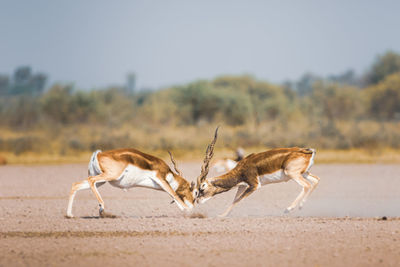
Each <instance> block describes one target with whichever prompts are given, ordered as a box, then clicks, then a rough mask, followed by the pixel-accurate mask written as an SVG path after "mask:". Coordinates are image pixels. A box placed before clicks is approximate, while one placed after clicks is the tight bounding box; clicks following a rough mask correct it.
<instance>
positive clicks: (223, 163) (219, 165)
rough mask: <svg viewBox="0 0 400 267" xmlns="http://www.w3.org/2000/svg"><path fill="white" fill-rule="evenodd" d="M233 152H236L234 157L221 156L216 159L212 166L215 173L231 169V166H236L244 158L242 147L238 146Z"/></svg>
mask: <svg viewBox="0 0 400 267" xmlns="http://www.w3.org/2000/svg"><path fill="white" fill-rule="evenodd" d="M235 154H236V158H235V159H230V158H223V159H218V160H216V161H215V163H214V164H213V166H212V168H213V169H214V170H215V171H216V172H217V173H223V172H228V171H230V170H232V169H233V168H235V167H236V165H237V163H238V162H239V161H241V160H242V159H243V158H244V150H243V148H241V147H239V148H238V149H236V151H235Z"/></svg>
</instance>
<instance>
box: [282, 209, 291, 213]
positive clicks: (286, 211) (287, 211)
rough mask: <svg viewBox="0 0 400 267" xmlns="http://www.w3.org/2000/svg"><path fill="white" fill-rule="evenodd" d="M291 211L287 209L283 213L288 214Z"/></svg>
mask: <svg viewBox="0 0 400 267" xmlns="http://www.w3.org/2000/svg"><path fill="white" fill-rule="evenodd" d="M290 211H291V209H289V208H287V209H285V211H284V212H283V213H285V214H288V213H289V212H290Z"/></svg>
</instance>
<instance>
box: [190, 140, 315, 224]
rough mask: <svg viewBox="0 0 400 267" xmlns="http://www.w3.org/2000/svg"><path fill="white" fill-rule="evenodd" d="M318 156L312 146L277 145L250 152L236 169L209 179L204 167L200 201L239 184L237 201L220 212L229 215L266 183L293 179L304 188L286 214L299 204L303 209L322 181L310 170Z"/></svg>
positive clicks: (197, 194)
mask: <svg viewBox="0 0 400 267" xmlns="http://www.w3.org/2000/svg"><path fill="white" fill-rule="evenodd" d="M314 157H315V150H314V149H310V148H298V147H293V148H277V149H272V150H268V151H265V152H261V153H256V154H254V153H253V154H250V155H248V156H247V157H246V158H244V159H242V160H241V161H240V162H239V163H238V164H237V166H236V167H235V168H234V169H233V170H231V171H230V172H228V173H226V174H224V175H221V176H218V177H213V178H206V176H207V174H208V169H204V171H203V170H202V174H201V175H200V176H199V178H198V180H197V187H198V192H196V201H197V202H198V203H204V202H206V201H207V200H209V199H210V198H211V197H213V196H214V195H216V194H220V193H223V192H226V191H229V190H231V189H232V188H234V187H236V186H238V190H237V192H236V196H235V198H234V200H233V203H232V204H231V205H230V206H229V207H228V209H227V210H226V211H225V212H224V213H223V214H221V215H220V216H221V217H225V216H226V215H228V214H229V212H230V211H231V210H232V208H233V207H234V206H235V205H236V204H237V203H238V202H239V201H241V200H242V199H243V198H245V197H247V196H249V195H250V194H251V193H253V192H254V191H255V190H257V189H258V188H260V187H261V186H262V185H266V184H271V183H280V182H287V181H289V180H290V179H292V180H294V181H296V182H297V183H298V184H300V185H301V186H302V191H301V192H300V194H299V195H298V196H297V198H296V199H295V200H294V201H293V203H292V204H291V205H290V206H289V207H288V208H287V209H286V210H285V213H286V212H289V211H291V210H293V209H294V208H295V207H296V206H297V205H298V204H299V203H300V204H299V208H301V207H302V206H303V204H304V202H305V201H306V199H307V197H308V196H309V195H310V193H311V192H312V191H313V190H314V189H315V187H316V186H317V184H318V182H319V180H320V178H318V177H317V176H315V175H313V174H311V173H310V172H309V170H310V168H311V166H312V165H313V163H314Z"/></svg>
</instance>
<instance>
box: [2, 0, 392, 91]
mask: <svg viewBox="0 0 400 267" xmlns="http://www.w3.org/2000/svg"><path fill="white" fill-rule="evenodd" d="M399 10H400V1H386V0H382V1H352V0H347V1H346V0H335V1H323V0H318V1H307V0H304V1H303V0H301V1H299V0H297V1H295V0H293V1H288V0H287V1H285V0H281V1H268V0H264V1H252V0H246V1H245V0H243V1H236V0H214V1H208V0H202V1H190V0H182V1H177V0H171V1H169V0H159V1H152V0H148V1H145V0H143V1H134V0H131V1H103V0H93V1H92V0H85V1H81V0H69V1H55V0H35V1H32V0H0V73H3V74H12V72H13V71H14V69H15V68H16V67H18V66H21V65H29V66H31V67H32V69H33V71H34V72H44V73H46V74H47V75H49V77H50V84H51V83H55V82H62V83H74V84H75V85H76V86H77V87H79V88H82V89H92V88H102V87H106V86H111V85H121V84H124V83H125V78H126V75H127V73H130V72H134V73H136V76H137V87H138V88H162V87H167V86H171V85H177V84H182V83H187V82H191V81H194V80H198V79H213V78H215V77H217V76H220V75H240V74H250V75H253V76H255V77H256V78H258V79H260V80H266V81H270V82H274V83H279V82H283V81H285V80H296V79H298V78H300V77H301V75H303V74H304V73H306V72H313V73H316V74H319V75H322V76H327V75H330V74H338V73H342V72H344V71H346V70H348V69H353V70H355V71H356V73H358V74H360V73H363V72H364V71H366V70H367V69H368V67H369V66H370V65H371V64H372V62H373V61H374V60H375V59H376V57H377V55H379V54H383V53H384V52H386V51H388V50H392V51H395V52H400V34H399V29H400V16H399V14H398V12H399Z"/></svg>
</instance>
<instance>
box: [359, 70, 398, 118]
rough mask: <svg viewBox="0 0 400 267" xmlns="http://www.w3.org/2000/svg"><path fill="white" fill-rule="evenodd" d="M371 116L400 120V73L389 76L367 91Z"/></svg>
mask: <svg viewBox="0 0 400 267" xmlns="http://www.w3.org/2000/svg"><path fill="white" fill-rule="evenodd" d="M366 94H367V99H368V103H369V105H368V108H369V110H368V111H369V114H370V115H371V116H372V117H373V118H377V119H384V120H393V119H397V120H399V119H400V72H399V73H395V74H392V75H389V76H387V77H386V78H385V79H384V80H383V81H381V82H380V83H378V84H377V85H374V86H371V87H369V88H367V90H366Z"/></svg>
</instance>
